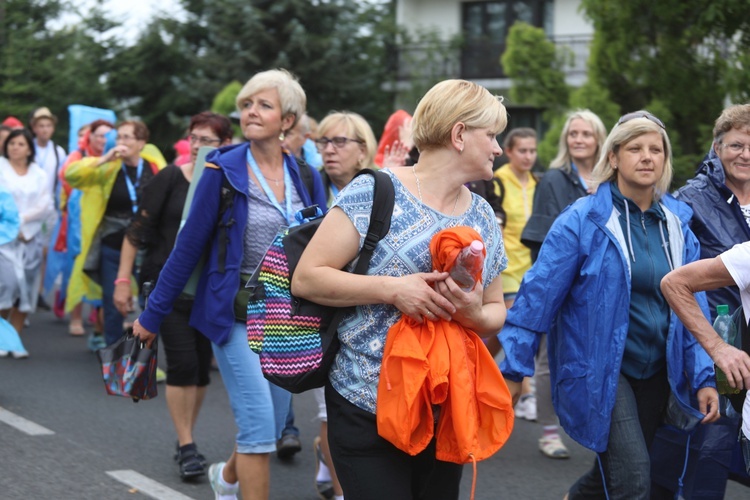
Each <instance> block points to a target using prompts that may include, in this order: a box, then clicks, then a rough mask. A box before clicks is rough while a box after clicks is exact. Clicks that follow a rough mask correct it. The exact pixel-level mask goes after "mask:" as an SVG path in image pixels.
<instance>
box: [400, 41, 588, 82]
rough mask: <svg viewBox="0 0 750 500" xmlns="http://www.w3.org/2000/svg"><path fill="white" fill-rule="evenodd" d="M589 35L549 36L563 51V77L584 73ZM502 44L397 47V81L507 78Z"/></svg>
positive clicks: (445, 44)
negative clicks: (502, 60) (501, 60)
mask: <svg viewBox="0 0 750 500" xmlns="http://www.w3.org/2000/svg"><path fill="white" fill-rule="evenodd" d="M591 38H592V37H591V35H566V36H557V37H553V38H551V40H552V41H553V42H554V43H555V45H557V46H558V48H560V49H562V50H564V51H565V53H566V54H568V55H569V56H566V58H567V60H568V64H566V66H565V75H566V77H578V78H580V77H583V76H585V75H586V63H587V61H588V57H589V50H590V44H591ZM504 51H505V44H504V43H503V44H499V43H490V42H486V43H471V44H464V46H463V47H455V46H452V45H451V44H449V43H442V44H417V45H410V46H407V47H402V48H401V49H400V50H397V53H396V59H397V75H398V80H399V81H410V80H430V79H446V78H465V79H492V78H506V77H507V75H506V74H505V72H504V71H503V68H502V65H501V64H500V56H501V55H502V53H503V52H504Z"/></svg>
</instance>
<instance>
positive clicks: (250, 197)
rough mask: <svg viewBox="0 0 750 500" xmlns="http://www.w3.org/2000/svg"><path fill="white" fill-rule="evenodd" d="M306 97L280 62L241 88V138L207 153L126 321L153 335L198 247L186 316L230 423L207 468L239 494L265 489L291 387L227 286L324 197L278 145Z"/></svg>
mask: <svg viewBox="0 0 750 500" xmlns="http://www.w3.org/2000/svg"><path fill="white" fill-rule="evenodd" d="M306 101H307V99H306V97H305V92H304V90H302V87H301V86H300V84H299V82H298V81H297V79H296V78H295V77H294V76H293V75H292V74H291V73H289V72H288V71H286V70H281V69H278V70H269V71H263V72H261V73H258V74H256V75H255V76H253V77H252V78H251V79H250V80H248V82H247V83H246V84H245V86H244V87H243V88H242V89H241V90H240V93H239V94H238V96H237V107H238V108H239V111H240V127H241V129H242V133H243V135H244V136H245V138H246V139H247V141H248V142H244V143H242V144H237V145H232V146H225V147H222V148H219V149H217V150H215V151H212V152H211V153H210V154H209V155H208V158H207V159H206V167H205V169H204V171H203V174H202V175H201V179H200V182H199V183H198V186H197V188H196V191H195V195H194V198H193V202H192V205H191V206H192V207H193V209H192V210H190V213H189V215H188V218H187V220H186V221H185V225H184V226H183V228H182V230H181V231H180V236H179V238H177V241H176V243H175V247H174V249H173V250H172V253H171V255H170V256H169V259H168V260H167V262H166V264H165V265H164V267H163V268H162V270H161V272H160V273H159V281H158V282H157V283H156V287H155V288H154V291H153V292H152V293H151V295H150V296H149V300H148V303H147V304H146V308H145V310H144V311H143V313H141V315H140V317H139V318H138V319H137V320H136V321H135V323H134V324H133V333H134V334H135V335H136V336H137V337H139V338H141V339H142V340H144V341H147V342H149V343H150V342H152V340H153V339H154V337H155V336H156V333H155V332H158V331H159V329H160V326H161V325H162V323H163V322H164V320H165V317H166V316H167V314H169V312H170V311H171V310H172V308H173V307H174V304H175V301H176V300H177V299H178V297H179V295H180V294H181V293H182V291H183V289H184V287H185V285H186V284H187V282H188V279H189V278H190V275H191V273H192V272H193V270H194V269H195V267H196V266H197V265H198V262H199V260H200V258H201V256H202V255H203V253H204V250H205V252H206V261H205V265H204V266H203V269H202V270H201V276H200V280H199V283H198V287H197V290H196V293H195V300H194V302H193V304H194V305H193V308H192V311H191V312H190V325H191V326H193V327H194V328H196V329H197V330H198V331H200V332H201V333H202V334H204V335H205V336H207V337H208V338H209V339H210V340H211V342H212V348H213V352H214V357H215V358H216V362H217V364H218V365H219V371H220V372H221V376H222V379H223V380H224V386H225V387H226V390H227V393H228V395H229V402H230V404H231V406H232V413H233V414H234V419H235V423H236V424H237V427H238V433H237V436H236V440H235V442H236V444H235V449H234V452H233V453H232V455H231V456H230V458H229V459H228V460H227V462H226V463H225V462H220V463H217V464H213V465H211V467H210V468H209V471H208V475H209V481H210V483H211V488H212V489H213V490H214V492H215V493H216V495H217V498H223V499H227V498H234V497H235V496H236V495H237V493H238V491H240V490H241V492H242V498H243V499H245V500H249V499H266V498H268V494H269V488H270V462H269V454H270V453H271V452H273V451H276V441H277V440H278V438H279V435H280V433H281V430H282V429H283V427H284V422H285V419H286V415H287V412H288V410H289V401H290V397H291V394H290V393H289V392H287V391H284V390H282V389H280V388H278V387H276V386H274V385H272V384H270V383H269V382H268V381H267V380H266V379H265V378H264V377H263V374H262V372H261V369H260V358H259V357H258V355H257V354H255V353H253V352H252V351H251V350H250V347H249V346H248V343H247V329H246V325H245V321H246V317H247V300H245V301H244V303H242V301H236V300H235V296H236V295H237V292H238V291H239V290H240V287H244V285H245V283H246V281H247V279H248V278H249V276H250V274H252V272H253V271H254V270H255V268H256V267H257V265H258V263H259V262H260V261H261V259H262V258H263V255H264V254H265V252H266V250H267V249H268V246H269V245H270V244H271V242H272V241H273V239H274V237H275V236H276V234H277V232H278V230H279V227H280V226H282V225H294V224H296V219H295V214H296V213H297V212H298V211H299V210H300V209H302V208H303V207H305V206H309V205H312V204H318V205H319V206H321V207H323V206H325V203H326V199H325V193H324V189H323V183H322V182H321V180H320V175H319V174H318V172H317V171H316V170H315V169H311V170H312V172H311V173H312V176H313V189H312V190H311V191H312V193H310V192H308V190H307V188H306V186H305V184H304V182H303V181H302V178H301V174H300V170H299V167H298V165H297V162H296V161H295V159H294V157H293V156H292V155H290V154H289V153H288V152H287V151H285V150H284V149H283V148H282V141H283V140H284V136H285V133H286V132H287V131H288V130H289V129H291V128H292V127H293V126H294V124H295V123H296V122H297V120H298V119H299V117H301V116H302V115H303V114H304V112H305V105H306ZM307 168H310V167H307ZM242 276H246V278H243V277H242Z"/></svg>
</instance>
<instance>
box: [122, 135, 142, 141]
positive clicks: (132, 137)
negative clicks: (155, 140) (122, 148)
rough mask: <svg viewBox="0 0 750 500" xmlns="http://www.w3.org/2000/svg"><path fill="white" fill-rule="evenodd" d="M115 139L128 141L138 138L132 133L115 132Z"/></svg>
mask: <svg viewBox="0 0 750 500" xmlns="http://www.w3.org/2000/svg"><path fill="white" fill-rule="evenodd" d="M117 140H118V141H124V142H130V141H137V140H138V138H137V137H136V136H134V135H122V134H117Z"/></svg>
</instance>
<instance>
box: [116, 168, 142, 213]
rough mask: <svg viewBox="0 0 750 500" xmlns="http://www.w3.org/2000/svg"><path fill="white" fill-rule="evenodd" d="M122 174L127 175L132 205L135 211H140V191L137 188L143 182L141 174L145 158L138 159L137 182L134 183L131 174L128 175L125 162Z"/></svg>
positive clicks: (126, 179) (126, 180)
mask: <svg viewBox="0 0 750 500" xmlns="http://www.w3.org/2000/svg"><path fill="white" fill-rule="evenodd" d="M121 168H122V176H123V177H125V184H126V185H127V186H128V194H129V195H130V206H131V207H132V208H133V213H137V212H138V193H137V192H136V190H137V189H138V184H140V182H141V174H142V173H143V158H139V159H138V167H137V170H136V172H135V184H133V181H131V180H130V175H128V167H126V166H125V163H123V164H122V167H121Z"/></svg>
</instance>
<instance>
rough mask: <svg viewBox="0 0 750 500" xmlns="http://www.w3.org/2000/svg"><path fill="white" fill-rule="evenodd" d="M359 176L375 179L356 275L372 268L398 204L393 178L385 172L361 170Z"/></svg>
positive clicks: (355, 270) (355, 269)
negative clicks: (368, 223) (394, 208)
mask: <svg viewBox="0 0 750 500" xmlns="http://www.w3.org/2000/svg"><path fill="white" fill-rule="evenodd" d="M359 175H372V176H373V177H374V178H375V189H374V191H373V197H372V215H370V226H369V227H368V228H367V235H366V236H365V242H364V244H363V245H362V250H361V251H360V253H359V260H358V261H357V265H356V266H355V268H354V274H365V273H366V272H367V268H368V267H369V266H370V259H371V258H372V253H373V252H374V251H375V247H376V246H377V244H378V241H380V240H381V239H382V238H383V237H384V236H385V235H386V234H388V231H390V229H391V216H392V215H393V205H394V204H395V202H396V191H395V190H394V189H393V182H392V181H391V178H390V177H388V175H387V174H384V173H383V172H376V171H374V170H371V169H369V168H365V169H362V170H360V171H359V172H358V173H357V175H355V177H357V176H359Z"/></svg>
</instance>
